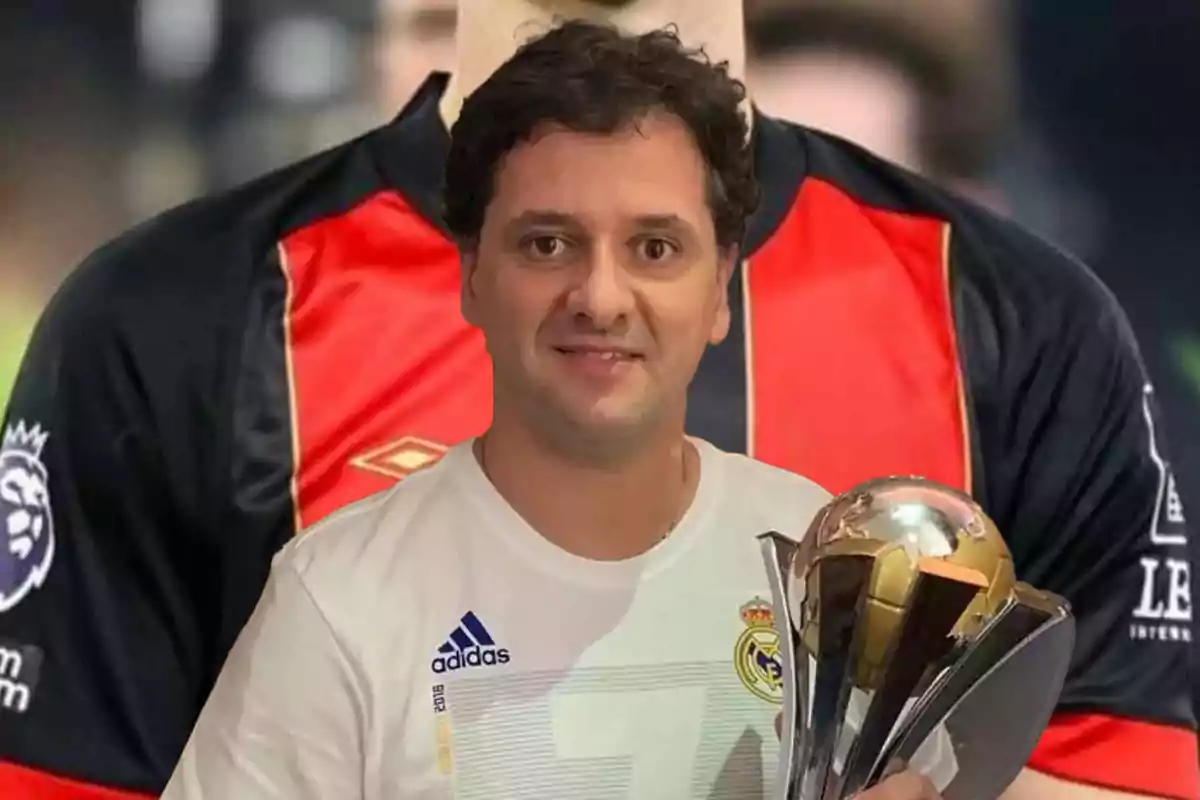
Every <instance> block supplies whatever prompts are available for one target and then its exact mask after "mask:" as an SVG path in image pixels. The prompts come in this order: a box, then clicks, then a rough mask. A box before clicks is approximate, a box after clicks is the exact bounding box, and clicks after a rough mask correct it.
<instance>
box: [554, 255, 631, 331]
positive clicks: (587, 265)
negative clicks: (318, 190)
mask: <svg viewBox="0 0 1200 800" xmlns="http://www.w3.org/2000/svg"><path fill="white" fill-rule="evenodd" d="M633 305H634V296H633V291H632V286H631V285H630V282H629V273H628V271H627V270H626V269H625V268H624V267H623V266H622V264H621V259H620V258H619V256H618V255H617V254H616V253H614V252H613V251H612V249H611V248H609V247H603V246H598V247H596V248H594V249H593V250H592V252H591V254H590V256H589V258H588V259H587V260H586V261H585V262H584V263H582V264H580V267H579V272H578V273H577V277H576V281H575V283H574V285H573V286H572V287H571V290H570V292H569V294H568V296H567V308H568V310H569V311H571V312H572V313H574V314H578V315H580V316H586V317H587V318H588V319H589V320H591V323H592V325H593V326H595V327H596V328H610V327H613V326H614V325H617V324H619V323H620V322H621V321H622V320H624V319H625V318H626V317H627V316H628V315H629V313H630V312H631V311H632V309H633Z"/></svg>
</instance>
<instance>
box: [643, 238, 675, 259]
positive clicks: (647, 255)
mask: <svg viewBox="0 0 1200 800" xmlns="http://www.w3.org/2000/svg"><path fill="white" fill-rule="evenodd" d="M637 249H638V256H639V257H640V258H641V259H642V260H644V261H664V260H666V259H668V258H670V257H671V256H673V255H675V253H676V252H678V249H679V248H677V247H676V246H675V245H674V244H672V243H671V242H669V241H667V240H666V239H643V240H642V241H640V242H638V245H637Z"/></svg>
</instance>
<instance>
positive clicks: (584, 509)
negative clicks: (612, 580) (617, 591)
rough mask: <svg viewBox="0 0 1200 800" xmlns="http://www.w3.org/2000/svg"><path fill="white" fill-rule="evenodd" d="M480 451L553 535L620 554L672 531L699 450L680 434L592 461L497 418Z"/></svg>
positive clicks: (495, 476)
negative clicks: (552, 446)
mask: <svg viewBox="0 0 1200 800" xmlns="http://www.w3.org/2000/svg"><path fill="white" fill-rule="evenodd" d="M475 457H476V458H477V459H478V460H479V462H480V465H481V466H482V467H483V471H484V473H485V474H486V475H487V477H488V479H489V480H490V481H491V482H492V484H493V485H494V486H495V487H496V490H497V491H498V492H499V493H500V495H501V496H502V497H503V498H504V499H505V500H506V501H507V502H508V503H509V505H511V506H512V507H513V508H514V509H516V511H517V513H518V514H520V515H521V517H522V518H523V519H525V521H526V522H528V523H529V525H530V526H531V527H532V528H533V529H534V530H536V531H537V532H538V533H539V534H541V535H542V536H544V537H545V538H546V539H547V540H549V541H550V542H552V543H554V544H556V545H558V546H559V547H561V548H562V549H564V550H566V551H568V552H570V553H573V554H575V555H577V556H580V557H583V558H589V559H592V560H595V561H616V560H621V559H626V558H632V557H634V556H637V555H640V554H641V553H644V552H646V551H647V550H649V549H650V548H651V547H653V546H654V545H656V544H657V543H658V542H660V541H662V540H663V539H664V538H665V537H667V536H668V535H670V533H671V531H672V530H673V528H674V527H675V525H677V524H678V522H679V520H680V519H681V518H682V517H683V515H684V513H685V512H686V511H687V509H688V507H690V506H691V503H692V500H693V498H694V496H695V493H696V488H697V486H698V485H699V478H700V464H699V461H700V457H699V453H698V452H697V451H696V449H695V447H694V446H692V445H691V444H689V443H688V442H687V440H686V439H685V438H684V437H683V435H682V434H679V435H674V436H664V437H662V438H660V440H659V441H656V442H652V443H650V444H648V445H646V446H645V447H642V448H639V449H638V450H637V451H636V452H631V453H628V454H626V455H625V456H623V457H621V458H614V459H610V460H606V461H605V462H604V463H603V464H599V463H596V464H590V463H588V462H587V461H586V460H585V459H572V458H568V457H565V456H564V455H560V454H557V453H555V452H553V451H552V450H551V449H550V448H547V447H546V446H545V445H544V444H542V443H540V442H538V441H536V440H535V438H534V437H533V436H532V435H531V434H530V433H529V432H528V431H526V430H525V429H524V428H523V427H522V426H518V425H507V424H504V423H503V422H502V421H501V422H500V424H498V425H497V424H495V423H493V425H492V427H491V428H490V429H489V431H488V433H487V434H486V435H485V436H484V437H483V438H482V439H480V440H479V441H478V442H477V443H476V447H475Z"/></svg>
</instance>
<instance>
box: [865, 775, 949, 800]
mask: <svg viewBox="0 0 1200 800" xmlns="http://www.w3.org/2000/svg"><path fill="white" fill-rule="evenodd" d="M941 797H942V796H941V795H940V794H938V791H937V787H936V786H934V785H933V781H931V780H929V778H926V777H925V776H924V775H922V774H921V773H919V772H912V771H905V772H901V773H899V774H898V775H893V776H892V777H890V778H887V779H886V780H883V781H880V782H879V783H878V784H876V785H875V786H872V787H871V788H870V789H867V790H866V791H865V792H863V793H862V794H859V795H856V796H855V800H941Z"/></svg>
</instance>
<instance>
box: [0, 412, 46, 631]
mask: <svg viewBox="0 0 1200 800" xmlns="http://www.w3.org/2000/svg"><path fill="white" fill-rule="evenodd" d="M49 438H50V434H48V433H46V432H45V431H43V430H42V429H41V427H39V426H37V425H34V426H32V427H27V426H26V424H25V422H24V421H20V420H19V421H17V422H16V423H14V424H12V425H10V426H8V427H7V428H5V430H4V438H3V440H2V441H0V533H2V534H3V537H4V538H3V542H2V543H0V612H4V611H8V610H9V609H10V608H12V607H13V606H15V605H16V604H17V603H19V602H21V600H22V599H23V598H24V597H25V595H27V594H29V592H30V591H32V590H33V589H36V588H37V587H39V586H41V585H42V582H43V581H44V580H46V573H48V572H49V571H50V564H51V563H52V562H53V561H54V521H53V518H52V517H51V515H50V490H49V478H48V476H47V474H46V465H45V464H43V463H42V449H43V448H44V447H45V446H46V440H47V439H49Z"/></svg>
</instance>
